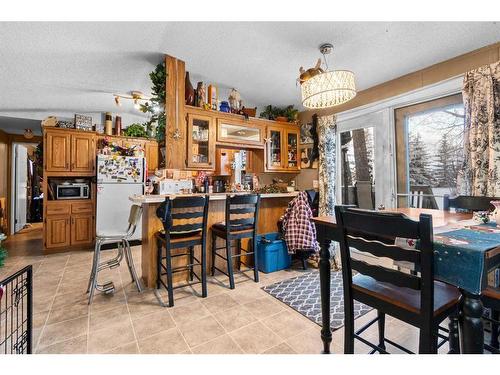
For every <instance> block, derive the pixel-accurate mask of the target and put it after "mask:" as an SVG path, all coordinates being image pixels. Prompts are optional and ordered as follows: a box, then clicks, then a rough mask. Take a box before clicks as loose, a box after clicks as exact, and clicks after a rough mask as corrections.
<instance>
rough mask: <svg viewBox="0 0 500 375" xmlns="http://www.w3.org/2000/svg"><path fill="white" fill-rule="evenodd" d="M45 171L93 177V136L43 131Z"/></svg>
mask: <svg viewBox="0 0 500 375" xmlns="http://www.w3.org/2000/svg"><path fill="white" fill-rule="evenodd" d="M44 132H45V144H44V160H45V171H46V172H48V173H49V174H50V173H53V172H64V173H68V172H70V173H71V175H72V176H74V175H76V174H78V175H81V176H84V175H93V174H94V173H95V161H96V147H95V141H96V138H95V134H94V133H93V132H92V133H90V132H83V131H78V130H67V129H59V128H53V129H45V130H44Z"/></svg>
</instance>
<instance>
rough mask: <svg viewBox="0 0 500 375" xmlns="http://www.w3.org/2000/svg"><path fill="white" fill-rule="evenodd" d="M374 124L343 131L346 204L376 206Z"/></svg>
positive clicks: (369, 207) (343, 175) (343, 196)
mask: <svg viewBox="0 0 500 375" xmlns="http://www.w3.org/2000/svg"><path fill="white" fill-rule="evenodd" d="M373 138H374V137H373V127H368V128H364V129H354V130H350V131H345V132H342V133H340V143H341V171H342V172H341V173H342V176H341V181H342V203H343V204H355V205H357V206H358V207H360V208H367V209H373V208H375V168H374V139H373Z"/></svg>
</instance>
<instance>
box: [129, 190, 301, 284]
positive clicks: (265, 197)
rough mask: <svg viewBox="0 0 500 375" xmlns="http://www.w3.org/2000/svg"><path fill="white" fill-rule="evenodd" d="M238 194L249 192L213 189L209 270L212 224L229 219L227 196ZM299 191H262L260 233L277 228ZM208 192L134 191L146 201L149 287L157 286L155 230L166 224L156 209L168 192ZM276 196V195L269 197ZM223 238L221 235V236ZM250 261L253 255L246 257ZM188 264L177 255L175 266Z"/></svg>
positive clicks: (144, 265)
mask: <svg viewBox="0 0 500 375" xmlns="http://www.w3.org/2000/svg"><path fill="white" fill-rule="evenodd" d="M234 194H245V193H213V194H208V195H209V196H210V203H209V207H208V223H207V226H208V233H207V259H208V264H207V270H209V269H210V267H211V259H212V256H211V254H212V248H211V244H212V241H211V239H212V237H211V236H212V233H211V231H210V228H211V226H212V225H213V224H215V223H218V222H222V221H224V219H225V208H226V197H227V196H228V195H234ZM297 194H298V192H293V193H271V194H261V198H262V199H261V201H260V208H259V217H258V219H257V222H258V224H257V233H258V234H264V233H271V232H277V230H278V228H277V222H278V220H279V218H280V217H281V215H283V214H284V213H285V210H286V208H287V206H288V203H289V202H290V201H291V200H292V199H293V198H294V197H296V196H297ZM200 195H204V194H168V195H134V196H131V197H129V199H130V200H131V201H132V202H134V203H135V204H140V205H142V210H143V211H142V250H141V254H142V255H141V257H142V259H141V269H142V278H143V280H144V283H145V285H146V286H147V287H149V288H154V287H155V286H156V274H157V268H156V259H157V253H158V248H157V242H156V240H155V234H156V233H157V232H158V231H159V230H160V229H162V228H163V225H162V223H161V221H160V219H158V217H157V216H156V209H157V208H158V206H159V205H160V204H161V203H162V202H163V201H164V200H165V198H166V197H167V196H169V197H171V198H176V197H187V196H200ZM269 198H272V199H269ZM218 241H220V239H219V240H218ZM217 246H218V247H221V246H223V244H222V242H218V243H217ZM242 246H243V247H244V248H246V247H247V246H248V240H243V241H242ZM195 253H196V255H195V256H196V257H199V253H200V249H199V248H197V249H195ZM246 261H247V262H249V263H250V264H251V263H252V259H248V260H246ZM217 262H221V263H217V266H218V267H219V268H221V269H225V267H226V264H225V262H222V259H219V258H217ZM185 264H187V259H185V257H177V258H174V259H173V264H172V266H173V267H178V266H182V265H185ZM187 275H188V274H187V272H179V273H176V274H174V282H177V281H183V280H186V279H187Z"/></svg>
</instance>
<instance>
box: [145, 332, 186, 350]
mask: <svg viewBox="0 0 500 375" xmlns="http://www.w3.org/2000/svg"><path fill="white" fill-rule="evenodd" d="M139 350H140V352H141V353H142V354H178V353H182V352H185V351H187V350H189V347H188V346H187V344H186V341H185V340H184V338H183V337H182V334H181V332H180V331H179V330H178V329H177V328H172V329H169V330H168V331H163V332H160V333H158V334H157V335H154V336H150V337H148V338H146V339H142V340H139Z"/></svg>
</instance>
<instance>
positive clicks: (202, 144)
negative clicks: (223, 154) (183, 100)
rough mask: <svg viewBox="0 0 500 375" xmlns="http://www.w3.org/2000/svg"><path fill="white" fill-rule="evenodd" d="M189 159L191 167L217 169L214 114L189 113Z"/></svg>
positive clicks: (188, 162) (188, 163) (188, 164)
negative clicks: (215, 161)
mask: <svg viewBox="0 0 500 375" xmlns="http://www.w3.org/2000/svg"><path fill="white" fill-rule="evenodd" d="M187 123H188V127H187V159H186V167H187V168H189V169H202V170H214V169H215V163H214V158H215V124H214V118H213V117H212V116H205V115H199V114H194V113H188V115H187Z"/></svg>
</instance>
